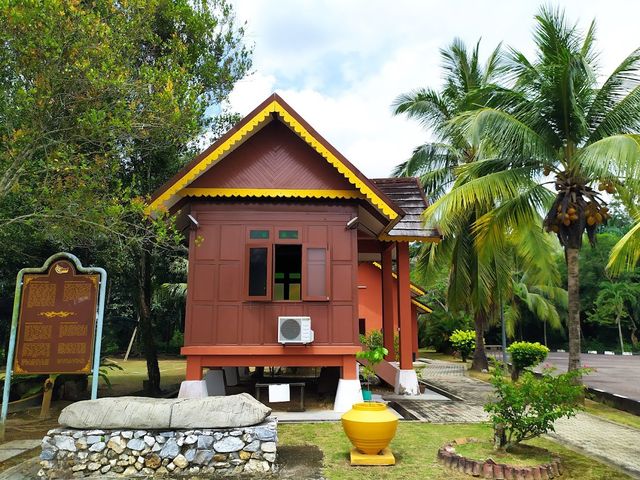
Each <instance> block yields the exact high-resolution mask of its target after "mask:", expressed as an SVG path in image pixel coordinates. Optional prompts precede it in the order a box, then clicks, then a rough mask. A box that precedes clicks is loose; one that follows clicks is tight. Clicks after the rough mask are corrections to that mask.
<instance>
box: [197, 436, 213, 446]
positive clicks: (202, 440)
mask: <svg viewBox="0 0 640 480" xmlns="http://www.w3.org/2000/svg"><path fill="white" fill-rule="evenodd" d="M211 445H213V437H212V436H211V435H202V436H200V437H198V448H200V449H207V448H211Z"/></svg>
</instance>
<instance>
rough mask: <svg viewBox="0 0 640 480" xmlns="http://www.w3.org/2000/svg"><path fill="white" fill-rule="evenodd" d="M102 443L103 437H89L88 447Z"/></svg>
mask: <svg viewBox="0 0 640 480" xmlns="http://www.w3.org/2000/svg"><path fill="white" fill-rule="evenodd" d="M101 441H102V436H101V435H87V445H93V444H94V443H98V442H101Z"/></svg>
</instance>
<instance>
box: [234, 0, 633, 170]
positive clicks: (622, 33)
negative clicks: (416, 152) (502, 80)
mask: <svg viewBox="0 0 640 480" xmlns="http://www.w3.org/2000/svg"><path fill="white" fill-rule="evenodd" d="M561 5H562V6H563V7H565V8H566V11H567V16H568V18H569V20H570V21H577V20H579V21H580V25H581V26H582V27H583V28H586V27H587V26H588V22H590V21H591V19H592V18H594V17H595V18H596V19H597V22H598V26H599V29H598V32H599V35H598V46H599V47H600V49H601V50H602V51H603V52H606V55H603V56H602V57H601V59H600V60H601V65H602V66H603V70H604V71H605V72H610V71H611V70H612V69H613V68H614V67H615V65H617V64H618V63H619V62H620V61H621V60H622V59H623V58H624V57H625V56H626V55H627V54H628V53H630V51H631V50H632V49H633V48H635V47H636V46H638V45H640V38H639V35H638V30H637V27H636V25H635V21H636V20H635V19H637V18H638V13H640V5H636V3H635V2H622V1H614V0H610V1H608V2H600V1H597V0H591V1H589V0H571V1H565V2H562V4H561ZM235 6H236V12H237V17H238V19H239V20H243V21H244V20H246V21H247V32H248V39H249V41H250V42H254V43H255V54H254V70H255V73H254V74H253V75H252V76H251V77H249V78H247V79H245V80H243V81H241V82H240V83H239V84H238V85H237V86H236V88H235V90H234V92H233V93H232V95H231V98H230V101H231V106H232V108H233V109H234V110H236V111H238V112H239V113H241V114H247V113H249V112H250V111H251V110H252V109H253V108H255V107H256V106H257V105H258V103H260V102H261V101H262V100H264V99H265V98H266V97H267V96H268V95H269V94H271V93H272V92H274V91H277V92H278V93H279V94H280V95H281V96H282V97H283V98H284V99H285V100H286V101H287V102H288V103H289V104H290V105H291V106H292V107H293V108H294V109H295V110H296V111H298V113H300V115H302V116H303V117H304V118H305V119H306V120H307V121H308V122H309V123H310V124H311V125H312V126H313V127H314V128H315V129H316V130H317V131H318V132H320V134H321V135H323V136H324V137H325V138H326V139H327V140H328V141H329V142H330V143H331V144H333V145H334V146H335V147H336V148H337V149H338V150H339V151H341V152H342V153H343V154H344V155H345V156H346V157H347V158H348V159H349V160H350V161H351V162H352V163H354V164H355V165H356V166H357V167H358V168H360V169H361V170H362V171H363V172H364V173H365V174H366V175H368V176H370V177H380V176H387V175H389V173H390V170H391V169H392V168H393V166H395V165H396V164H398V163H400V162H401V161H404V160H405V159H406V158H407V157H408V156H409V155H410V153H411V151H412V150H413V148H414V147H415V146H417V145H419V144H420V143H422V142H424V141H427V140H428V138H429V135H428V133H427V132H425V131H424V130H423V129H422V128H421V127H420V126H419V125H418V124H417V123H416V122H413V121H408V120H405V119H404V118H401V117H394V116H393V115H392V114H391V107H390V105H391V102H392V101H393V99H394V98H395V97H396V96H397V95H398V94H400V93H403V92H406V91H408V90H411V89H414V88H418V87H426V86H430V87H437V86H438V85H439V84H440V75H441V72H440V68H439V62H440V59H439V52H438V49H439V48H441V47H443V46H446V45H447V44H449V43H450V42H451V40H452V39H453V38H454V37H456V36H458V37H461V38H462V39H463V40H464V41H465V42H467V44H469V45H470V44H473V43H475V42H476V41H477V39H478V38H480V37H482V46H483V51H484V52H485V54H486V53H488V52H489V50H491V49H493V48H494V47H495V46H496V45H497V44H498V43H499V42H500V41H504V43H505V44H506V45H511V46H514V47H516V48H518V49H521V50H523V51H524V52H525V53H526V54H527V55H530V54H531V50H532V40H531V32H532V29H533V26H534V21H533V15H534V14H535V12H536V11H537V9H538V5H537V3H536V2H513V1H506V0H498V1H492V2H478V1H473V0H466V1H462V0H461V1H458V2H442V1H421V2H414V1H409V0H397V1H395V2H388V1H382V0H374V1H364V0H358V1H353V0H351V1H348V2H345V1H343V0H329V1H311V0H279V1H268V0H250V1H245V0H237V1H236V2H235ZM631 10H633V11H631Z"/></svg>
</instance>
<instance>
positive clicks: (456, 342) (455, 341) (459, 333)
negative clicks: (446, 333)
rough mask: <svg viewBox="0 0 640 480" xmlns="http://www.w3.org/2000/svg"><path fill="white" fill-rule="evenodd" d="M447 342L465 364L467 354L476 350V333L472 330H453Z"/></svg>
mask: <svg viewBox="0 0 640 480" xmlns="http://www.w3.org/2000/svg"><path fill="white" fill-rule="evenodd" d="M449 341H450V342H451V345H452V346H453V348H454V350H455V351H457V352H458V353H459V354H460V356H461V357H462V361H463V362H466V361H467V358H468V357H469V354H470V353H471V352H473V350H474V349H475V348H476V333H475V332H474V331H473V330H454V331H453V333H452V334H451V336H450V337H449Z"/></svg>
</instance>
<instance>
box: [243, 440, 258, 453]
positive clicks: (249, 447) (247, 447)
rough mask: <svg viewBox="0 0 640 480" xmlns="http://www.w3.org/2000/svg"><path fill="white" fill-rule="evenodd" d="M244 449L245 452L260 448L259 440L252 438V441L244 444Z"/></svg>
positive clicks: (255, 450)
mask: <svg viewBox="0 0 640 480" xmlns="http://www.w3.org/2000/svg"><path fill="white" fill-rule="evenodd" d="M244 450H246V451H247V452H257V451H258V450H260V441H259V440H254V441H253V442H251V443H249V444H247V445H245V446H244Z"/></svg>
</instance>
